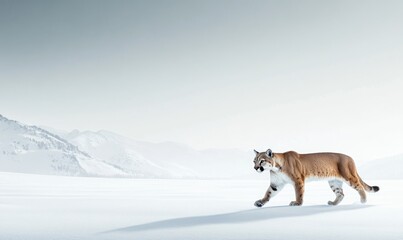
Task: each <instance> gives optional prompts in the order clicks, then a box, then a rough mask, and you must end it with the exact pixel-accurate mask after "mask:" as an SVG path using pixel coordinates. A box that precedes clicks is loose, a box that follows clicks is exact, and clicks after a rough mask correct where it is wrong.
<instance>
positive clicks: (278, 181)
mask: <svg viewBox="0 0 403 240" xmlns="http://www.w3.org/2000/svg"><path fill="white" fill-rule="evenodd" d="M270 182H271V183H273V184H275V185H284V184H288V183H293V181H292V180H291V178H290V177H288V175H287V174H285V173H283V172H273V171H270Z"/></svg>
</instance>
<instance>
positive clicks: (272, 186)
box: [255, 183, 284, 207]
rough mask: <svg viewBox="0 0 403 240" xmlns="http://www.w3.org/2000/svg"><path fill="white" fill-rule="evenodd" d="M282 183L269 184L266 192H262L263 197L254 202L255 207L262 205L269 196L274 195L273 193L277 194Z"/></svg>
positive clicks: (281, 187)
mask: <svg viewBox="0 0 403 240" xmlns="http://www.w3.org/2000/svg"><path fill="white" fill-rule="evenodd" d="M283 187H284V185H275V184H273V183H272V184H270V187H269V188H268V189H267V191H266V193H265V194H264V197H263V198H262V199H259V200H257V201H256V202H255V206H256V207H262V206H263V205H264V204H265V203H267V202H268V201H269V200H270V198H272V197H274V196H275V195H277V194H278V192H280V191H281V189H283Z"/></svg>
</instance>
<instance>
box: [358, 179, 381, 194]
mask: <svg viewBox="0 0 403 240" xmlns="http://www.w3.org/2000/svg"><path fill="white" fill-rule="evenodd" d="M358 178H359V179H360V182H361V185H362V186H363V187H364V189H365V191H367V192H378V191H379V187H378V186H369V185H368V184H366V183H365V182H364V181H363V180H362V179H361V177H360V176H358Z"/></svg>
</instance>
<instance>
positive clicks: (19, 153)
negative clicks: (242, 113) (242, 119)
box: [0, 115, 256, 178]
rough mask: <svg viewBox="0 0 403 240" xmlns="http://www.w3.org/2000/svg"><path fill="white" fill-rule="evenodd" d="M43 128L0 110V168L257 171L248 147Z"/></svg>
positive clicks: (188, 173) (162, 173) (175, 173)
mask: <svg viewBox="0 0 403 240" xmlns="http://www.w3.org/2000/svg"><path fill="white" fill-rule="evenodd" d="M46 129H47V130H45V129H44V128H40V127H36V126H28V125H25V124H22V123H19V122H17V121H14V120H9V119H7V118H5V117H3V116H1V115H0V171H10V172H25V173H39V174H58V175H77V176H121V177H134V178H229V177H248V176H256V175H255V174H256V173H254V171H253V169H252V158H253V153H252V152H250V153H246V152H243V151H240V150H236V149H228V150H227V149H217V150H213V149H210V150H203V151H198V150H195V149H192V148H190V147H188V146H186V145H183V144H178V143H173V142H164V143H150V142H141V141H135V140H133V139H130V138H127V137H124V136H121V135H118V134H116V133H112V132H109V131H104V130H102V131H97V132H92V131H82V132H80V131H78V130H74V131H72V132H70V133H69V132H64V131H58V130H54V129H52V128H46Z"/></svg>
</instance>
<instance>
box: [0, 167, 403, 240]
mask: <svg viewBox="0 0 403 240" xmlns="http://www.w3.org/2000/svg"><path fill="white" fill-rule="evenodd" d="M266 177H267V178H268V176H267V175H266V176H265V175H263V174H262V179H261V180H190V179H188V180H166V179H116V178H86V177H64V176H50V175H31V174H22V173H6V172H1V173H0V212H1V214H0V239H30V240H32V239H80V240H81V239H111V240H112V239H338V240H339V239H344V240H346V239H359V238H361V239H366V240H368V239H396V240H398V239H399V240H401V239H403V228H402V227H401V225H402V222H403V205H402V202H403V192H402V191H401V189H403V181H402V180H393V181H380V180H377V181H370V180H367V179H365V180H366V181H367V182H368V183H369V184H371V185H378V186H380V188H381V190H380V191H379V192H378V193H372V194H368V202H367V204H365V205H362V204H359V197H358V194H357V193H356V192H354V190H352V189H350V188H349V187H347V186H345V188H344V189H345V195H346V196H345V198H344V200H343V202H342V203H341V205H339V206H336V207H334V206H327V205H326V203H327V201H328V200H330V199H333V198H334V195H333V193H332V191H331V190H330V188H329V186H328V184H327V182H311V183H308V184H307V186H306V195H305V204H304V206H302V207H289V206H288V203H289V202H290V201H291V200H293V198H294V196H293V195H294V193H293V190H292V188H291V186H288V187H286V188H285V189H284V190H283V191H282V192H281V193H280V194H279V195H277V196H276V197H275V198H274V199H273V200H272V201H271V202H270V203H269V204H268V205H266V206H265V207H264V208H261V209H258V208H255V207H254V206H253V203H254V201H255V200H257V199H258V198H260V197H262V194H263V193H264V191H265V189H266V187H267V186H268V181H267V180H266V179H265V178H266Z"/></svg>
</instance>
